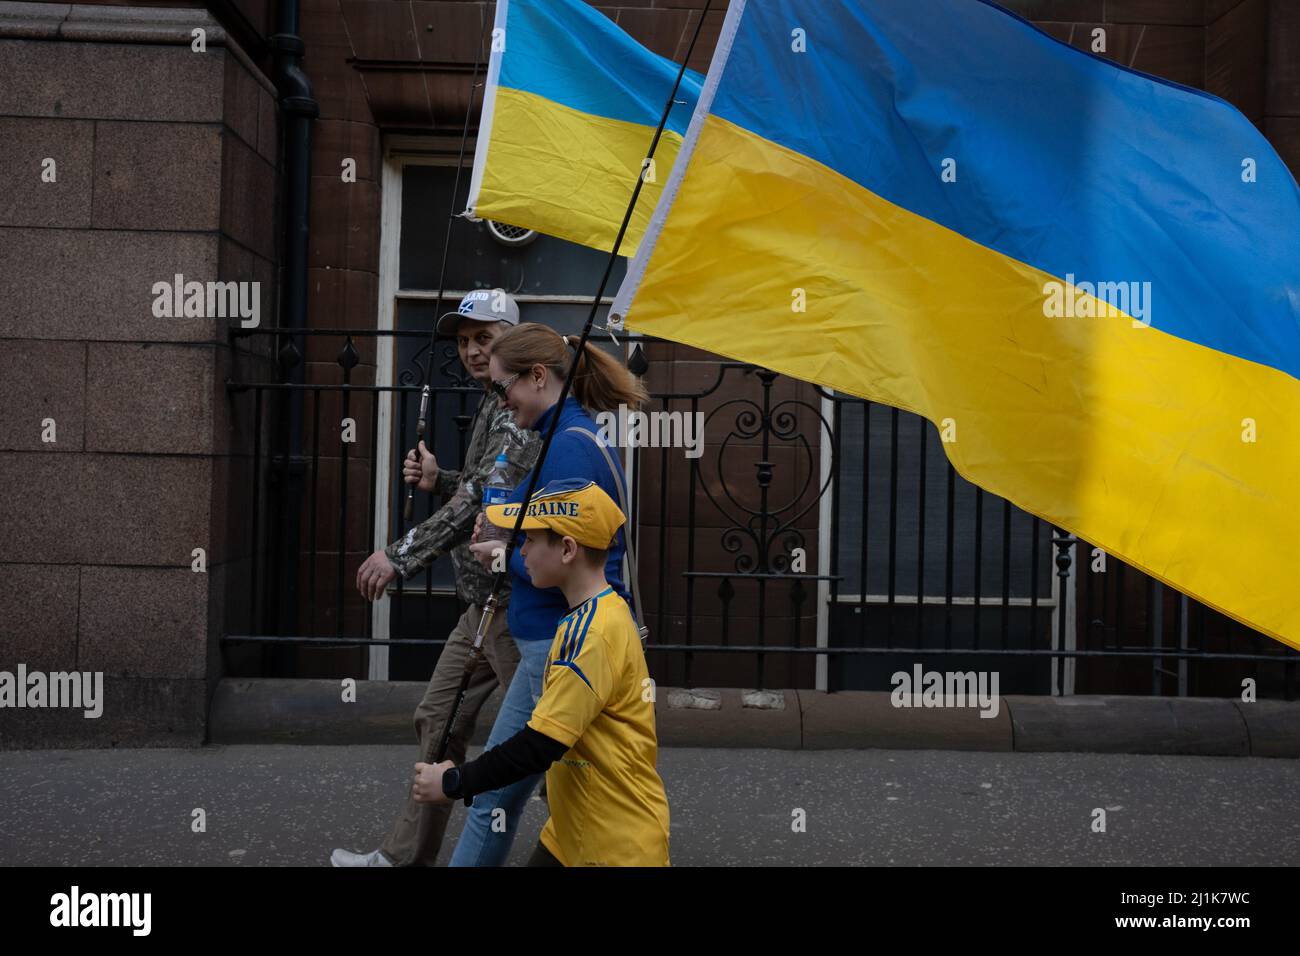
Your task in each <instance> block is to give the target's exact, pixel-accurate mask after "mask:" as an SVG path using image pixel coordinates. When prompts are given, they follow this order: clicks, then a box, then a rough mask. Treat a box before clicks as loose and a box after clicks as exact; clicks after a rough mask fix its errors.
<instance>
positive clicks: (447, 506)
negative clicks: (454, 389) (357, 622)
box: [384, 392, 542, 607]
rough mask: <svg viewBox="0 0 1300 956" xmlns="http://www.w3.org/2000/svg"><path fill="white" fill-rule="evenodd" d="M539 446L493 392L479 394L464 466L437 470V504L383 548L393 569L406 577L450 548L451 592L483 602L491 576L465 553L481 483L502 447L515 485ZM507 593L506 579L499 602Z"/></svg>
mask: <svg viewBox="0 0 1300 956" xmlns="http://www.w3.org/2000/svg"><path fill="white" fill-rule="evenodd" d="M541 447H542V440H541V437H540V436H539V435H538V434H537V433H536V432H533V431H531V430H530V429H527V428H520V427H519V426H518V425H516V424H515V421H514V418H513V417H512V416H511V414H510V412H509V411H508V410H507V409H504V408H501V407H500V403H499V402H498V401H497V399H496V396H495V395H492V394H491V393H490V392H489V393H487V394H485V395H484V397H483V400H482V401H481V402H480V403H479V407H478V411H477V412H476V413H475V415H474V425H473V427H472V429H471V430H470V436H469V445H468V446H466V448H465V468H463V469H462V470H460V471H452V470H450V469H446V468H439V469H438V477H437V478H436V479H435V480H434V489H433V490H434V491H435V492H437V493H438V494H439V495H441V496H442V499H443V505H442V507H441V508H439V509H438V510H437V511H435V512H434V513H433V514H432V515H430V516H429V518H428V519H427V520H425V521H423V522H422V523H420V524H418V525H416V526H415V527H414V528H412V529H411V530H410V531H408V532H406V534H404V535H403V536H402V537H401V538H400V539H399V540H397V541H394V542H393V543H392V544H390V545H389V546H388V547H387V548H385V549H384V554H386V555H388V560H389V561H390V562H392V565H393V567H395V568H396V569H397V571H398V573H399V574H401V576H402V577H403V578H409V577H410V576H411V575H412V574H415V573H416V572H418V571H419V570H420V569H421V568H424V567H427V566H428V565H429V564H430V563H431V562H432V561H433V560H434V559H435V558H437V557H439V556H441V555H443V554H446V553H447V552H448V551H450V552H451V563H452V567H453V568H455V571H456V594H457V595H458V596H459V597H460V599H461V600H462V601H467V602H469V603H472V604H482V603H483V602H484V601H486V600H487V598H488V595H489V594H490V593H492V580H493V578H494V577H496V575H494V574H493V573H492V572H491V571H488V570H485V569H484V568H483V566H482V565H481V564H479V563H478V562H477V561H475V560H474V558H473V556H472V555H471V554H470V552H469V539H470V535H471V534H473V532H474V521H475V519H476V518H477V517H478V513H479V511H481V510H482V506H483V482H484V480H485V479H486V478H487V476H488V474H490V473H491V471H492V469H493V467H494V466H495V464H496V457H497V455H499V454H501V453H502V451H504V452H505V455H506V460H507V461H508V462H509V467H508V469H507V474H508V477H509V479H510V481H511V482H513V483H514V484H516V485H517V484H518V483H519V482H520V481H522V480H523V478H524V476H525V475H527V474H528V472H529V471H530V470H531V469H532V467H533V465H534V464H535V463H536V462H537V453H538V452H539V451H540V450H541ZM507 577H508V576H507ZM509 595H510V591H509V584H507V585H506V587H505V588H504V589H503V590H502V593H501V595H500V600H501V606H502V607H504V606H505V604H506V603H507V600H508V598H509Z"/></svg>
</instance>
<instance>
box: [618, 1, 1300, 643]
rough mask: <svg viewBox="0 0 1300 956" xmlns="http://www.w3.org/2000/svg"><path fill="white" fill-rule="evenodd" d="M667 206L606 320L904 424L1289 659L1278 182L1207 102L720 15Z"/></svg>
mask: <svg viewBox="0 0 1300 956" xmlns="http://www.w3.org/2000/svg"><path fill="white" fill-rule="evenodd" d="M665 196H666V198H665V199H664V201H663V202H662V203H661V204H660V206H659V208H658V209H657V210H656V212H655V215H654V219H653V221H652V223H651V226H650V231H649V232H648V234H647V237H646V240H645V241H644V242H643V243H642V246H641V249H640V252H639V253H638V255H637V256H636V258H635V259H634V260H633V262H632V263H631V264H630V267H629V271H628V278H627V280H626V281H625V283H624V285H623V287H622V289H621V290H620V292H619V294H618V296H617V298H616V300H615V303H614V306H613V308H612V310H611V313H612V315H613V316H614V317H615V318H614V324H615V325H616V326H617V325H618V324H620V322H621V321H622V319H625V320H626V324H627V325H628V326H629V327H631V328H635V329H637V330H639V331H642V332H646V333H651V334H654V335H657V336H662V337H664V338H667V339H673V340H676V341H679V342H684V343H688V344H690V345H694V346H698V347H700V348H703V349H708V350H710V351H713V352H718V353H721V354H723V355H727V356H731V357H733V358H737V359H741V360H744V361H749V362H754V363H756V364H761V365H764V366H767V367H768V368H771V369H773V370H776V371H779V372H783V373H786V374H789V375H792V376H796V377H798V378H803V379H808V380H810V381H814V382H819V383H821V384H823V385H827V386H830V387H832V388H834V389H837V390H839V391H842V392H846V393H850V394H853V395H857V396H860V397H862V398H867V399H871V400H873V401H879V402H885V403H888V404H890V405H894V406H897V407H900V408H904V409H908V410H911V411H913V412H916V413H918V414H920V415H923V416H925V417H926V418H928V419H929V420H930V421H932V422H934V423H936V424H937V425H940V427H941V432H942V433H943V435H944V438H945V445H944V449H945V451H946V452H947V454H948V457H949V459H950V460H951V462H952V464H953V466H954V467H955V468H956V469H957V470H958V471H959V472H960V473H961V474H962V475H963V476H965V477H966V478H967V479H969V480H970V481H972V482H975V483H976V484H978V485H980V486H982V487H984V488H986V489H988V490H989V491H992V492H994V493H996V494H999V495H1002V496H1004V497H1006V498H1009V499H1010V500H1011V501H1012V502H1014V503H1015V504H1016V505H1018V506H1020V507H1021V508H1024V509H1025V510H1027V511H1030V512H1032V513H1034V514H1037V515H1038V516H1040V517H1042V518H1044V519H1046V520H1048V521H1050V522H1053V523H1054V524H1057V525H1059V526H1061V527H1063V528H1065V529H1068V530H1069V531H1072V532H1075V533H1076V534H1078V535H1080V536H1081V537H1083V538H1085V539H1086V540H1088V541H1090V542H1093V543H1094V544H1096V545H1098V546H1100V547H1102V548H1104V549H1105V550H1106V551H1108V552H1110V553H1111V554H1114V555H1116V556H1118V557H1120V558H1122V559H1123V560H1125V561H1127V562H1129V563H1131V564H1133V565H1136V566H1137V567H1139V568H1141V569H1142V570H1144V571H1146V572H1147V573H1149V574H1151V575H1153V576H1155V577H1156V578H1159V579H1160V580H1162V581H1164V582H1166V583H1167V584H1170V585H1172V586H1174V587H1176V588H1178V589H1179V590H1181V591H1184V592H1186V593H1187V594H1189V595H1191V596H1193V597H1195V598H1197V599H1198V600H1201V601H1203V602H1205V603H1207V604H1209V605H1211V606H1213V607H1215V608H1217V609H1219V610H1221V611H1223V612H1225V613H1226V614H1228V615H1230V616H1232V617H1234V618H1236V619H1237V620H1239V621H1241V622H1244V623H1245V624H1248V625H1250V626H1252V627H1255V628H1257V629H1259V630H1261V631H1263V632H1265V633H1267V634H1270V635H1272V636H1273V637H1275V638H1277V639H1279V640H1281V641H1283V642H1285V643H1287V644H1290V645H1292V646H1293V647H1300V576H1298V575H1297V568H1298V566H1300V562H1297V560H1296V557H1295V554H1296V542H1297V541H1298V540H1300V190H1298V189H1297V187H1296V183H1295V180H1294V178H1293V177H1292V176H1291V174H1290V173H1289V172H1288V170H1287V168H1286V167H1285V166H1284V165H1283V163H1282V162H1281V160H1279V158H1278V157H1277V155H1276V153H1275V152H1274V151H1273V149H1272V148H1271V147H1270V146H1269V144H1268V143H1267V142H1266V141H1265V139H1264V138H1263V137H1262V136H1261V135H1260V134H1259V132H1258V131H1257V130H1256V129H1255V127H1254V126H1253V125H1252V124H1251V123H1250V122H1249V121H1248V120H1247V119H1246V118H1245V117H1244V116H1242V115H1241V114H1240V113H1238V112H1237V111H1236V110H1235V109H1233V107H1231V106H1230V105H1228V104H1227V103H1225V102H1223V101H1222V100H1219V99H1217V98H1215V97H1213V96H1209V95H1207V94H1205V93H1201V92H1198V91H1196V90H1192V89H1188V88H1185V87H1182V86H1179V85H1176V84H1173V83H1167V82H1164V81H1161V80H1158V79H1155V78H1153V77H1150V76H1146V75H1143V74H1140V73H1137V72H1134V71H1132V70H1128V69H1125V68H1123V67H1120V66H1117V65H1115V64H1113V63H1111V62H1108V61H1106V60H1103V59H1101V58H1099V57H1095V56H1092V55H1090V54H1088V53H1085V52H1082V51H1079V50H1076V49H1074V48H1072V47H1069V46H1067V45H1065V44H1063V43H1060V42H1058V41H1056V40H1054V39H1052V38H1051V37H1049V36H1047V35H1045V34H1043V33H1042V32H1040V31H1039V30H1037V29H1036V28H1035V27H1034V26H1033V25H1031V24H1029V23H1027V22H1025V21H1023V20H1021V19H1019V18H1018V17H1015V16H1014V15H1012V14H1009V13H1007V12H1006V11H1005V10H1003V9H1001V8H999V7H997V6H995V5H993V4H991V3H986V2H983V0H928V2H917V0H869V2H868V0H843V2H837V3H826V2H823V0H762V2H748V3H747V2H746V0H731V5H730V9H729V11H728V16H727V20H726V24H725V26H724V28H723V32H722V36H721V38H720V40H719V42H718V47H717V50H716V52H715V55H714V60H713V64H712V66H711V68H710V70H709V75H708V77H707V79H706V81H705V85H704V90H703V92H702V94H701V99H700V103H699V106H698V108H697V110H696V114H695V116H694V118H693V119H692V123H691V126H690V129H689V131H688V134H687V139H686V143H685V145H684V147H683V152H682V155H681V157H680V159H679V162H678V165H677V167H676V168H675V169H674V171H673V174H672V177H671V178H670V180H669V182H668V184H667V191H666V194H665ZM949 439H952V440H949Z"/></svg>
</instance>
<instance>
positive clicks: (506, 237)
mask: <svg viewBox="0 0 1300 956" xmlns="http://www.w3.org/2000/svg"><path fill="white" fill-rule="evenodd" d="M485 221H486V222H487V227H488V232H490V233H492V238H493V239H495V240H496V241H497V242H499V243H501V245H503V246H526V245H528V244H529V243H530V242H532V241H533V240H534V239H536V238H537V232H536V231H535V230H533V229H521V228H520V227H519V226H508V225H506V224H505V223H504V222H497V221H496V220H493V219H488V220H485Z"/></svg>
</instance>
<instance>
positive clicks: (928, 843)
mask: <svg viewBox="0 0 1300 956" xmlns="http://www.w3.org/2000/svg"><path fill="white" fill-rule="evenodd" d="M414 759H415V757H414V748H412V747H405V746H353V747H303V746H237V747H207V748H203V749H197V750H81V751H77V750H63V751H11V752H0V865H5V866H13V865H35V864H43V865H75V866H88V865H89V866H95V865H168V866H173V865H174V866H195V865H198V866H312V865H328V859H329V854H330V851H331V849H332V848H334V847H336V846H343V847H347V848H349V849H353V850H369V849H373V848H374V847H375V846H377V845H378V844H379V841H380V840H381V839H382V837H383V835H384V834H385V833H386V832H387V830H388V827H389V825H390V823H391V821H392V817H393V815H394V814H395V813H396V811H397V808H398V806H399V805H400V802H401V799H402V795H403V793H404V792H405V787H406V781H407V780H408V779H409V776H408V775H409V770H410V767H411V765H412V764H413V763H414ZM659 769H660V773H661V775H662V776H663V778H664V782H665V785H666V787H667V789H668V799H669V804H670V806H671V813H672V843H671V854H672V859H673V863H674V865H677V866H713V865H753V866H767V865H823V864H850V865H859V864H866V865H896V866H935V865H965V866H998V865H1004V864H1017V865H1030V866H1039V865H1041V866H1054V865H1072V864H1091V865H1117V866H1125V865H1136V864H1141V865H1198V866H1217V865H1252V864H1263V865H1287V866H1296V865H1298V864H1300V814H1297V813H1296V812H1295V794H1296V793H1298V792H1300V761H1296V760H1269V759H1264V758H1232V757H1155V756H1138V755H1129V754H1118V755H1102V754H1017V753H1005V754H987V753H968V752H951V751H935V750H927V751H890V750H852V751H849V750H838V751H787V750H703V749H668V750H663V751H661V752H660V763H659ZM196 808H202V809H203V810H204V812H205V815H206V825H207V829H206V832H203V833H195V832H193V830H192V829H191V821H192V819H193V811H194V810H195V809H196ZM1097 808H1102V809H1104V810H1105V811H1106V821H1105V822H1106V830H1105V832H1104V833H1100V832H1093V820H1094V818H1095V816H1094V812H1095V810H1096V809H1097ZM797 811H803V813H802V814H799V813H797ZM545 817H546V807H545V804H544V803H543V802H542V801H541V800H539V799H536V798H535V799H534V800H533V801H532V802H531V804H530V806H529V809H528V812H527V815H526V817H525V820H524V822H523V824H522V827H521V831H520V836H519V838H518V839H517V840H516V843H515V847H514V850H513V853H512V858H511V863H512V864H519V863H522V862H523V861H524V860H525V859H526V858H527V856H528V854H529V853H530V852H531V849H532V847H533V845H534V843H535V841H536V835H537V833H538V831H539V830H540V829H541V825H542V823H543V821H544V820H545ZM800 818H802V819H803V821H804V826H803V828H802V830H799V829H798V828H797V826H796V823H797V820H798V819H800ZM463 820H464V814H463V810H462V809H459V808H458V809H457V811H456V812H455V814H454V815H453V818H452V824H451V826H450V827H449V829H448V838H447V841H446V843H445V845H444V847H443V852H442V857H441V862H445V861H446V859H447V857H448V856H449V855H450V851H451V847H452V845H453V843H454V840H455V837H456V835H457V834H458V833H459V831H460V827H461V825H462V823H463Z"/></svg>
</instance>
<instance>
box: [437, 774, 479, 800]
mask: <svg viewBox="0 0 1300 956" xmlns="http://www.w3.org/2000/svg"><path fill="white" fill-rule="evenodd" d="M460 788H461V780H460V768H459V767H448V768H447V769H446V770H444V771H443V774H442V792H443V795H444V796H448V797H451V798H452V799H453V800H458V799H460V798H461V789H460ZM464 799H465V806H467V807H472V806H474V798H473V797H465V798H464Z"/></svg>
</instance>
